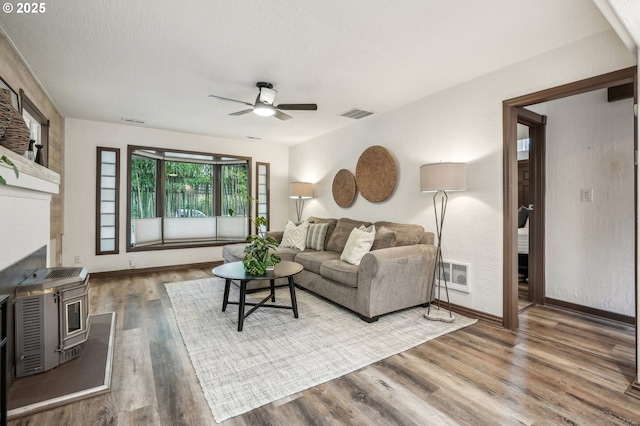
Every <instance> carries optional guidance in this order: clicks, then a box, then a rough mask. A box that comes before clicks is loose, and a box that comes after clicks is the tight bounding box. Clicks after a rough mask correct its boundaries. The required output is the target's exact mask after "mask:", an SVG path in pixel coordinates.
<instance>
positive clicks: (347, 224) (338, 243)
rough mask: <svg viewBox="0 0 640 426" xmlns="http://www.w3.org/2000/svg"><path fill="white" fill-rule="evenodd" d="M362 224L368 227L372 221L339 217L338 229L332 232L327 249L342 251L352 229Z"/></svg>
mask: <svg viewBox="0 0 640 426" xmlns="http://www.w3.org/2000/svg"><path fill="white" fill-rule="evenodd" d="M360 225H364V226H365V227H367V226H370V225H371V222H361V221H359V220H352V219H347V218H344V217H343V218H341V219H339V220H338V223H336V229H335V230H334V231H333V233H332V234H331V238H330V239H329V242H328V243H327V245H326V247H325V248H326V250H330V251H337V252H338V253H342V250H344V246H345V244H347V240H348V239H349V235H350V234H351V231H352V230H353V228H357V227H359V226H360Z"/></svg>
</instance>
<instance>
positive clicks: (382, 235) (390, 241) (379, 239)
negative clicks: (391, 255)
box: [371, 227, 396, 250]
mask: <svg viewBox="0 0 640 426" xmlns="http://www.w3.org/2000/svg"><path fill="white" fill-rule="evenodd" d="M395 246H396V233H395V232H394V231H391V230H389V229H387V228H385V227H382V228H379V229H376V237H375V238H374V240H373V246H371V250H380V249H385V248H389V247H395Z"/></svg>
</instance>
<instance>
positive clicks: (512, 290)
mask: <svg viewBox="0 0 640 426" xmlns="http://www.w3.org/2000/svg"><path fill="white" fill-rule="evenodd" d="M636 76H637V67H631V68H627V69H624V70H620V71H615V72H612V73H608V74H604V75H601V76H597V77H593V78H589V79H586V80H581V81H578V82H575V83H570V84H566V85H563V86H559V87H556V88H553V89H548V90H544V91H541V92H536V93H532V94H530V95H525V96H521V97H518V98H514V99H509V100H506V101H504V102H503V153H504V154H503V196H504V204H503V215H504V229H503V235H504V244H503V255H504V259H503V326H504V327H506V328H510V329H517V328H518V325H519V323H518V256H517V254H518V253H517V248H516V247H517V229H518V228H517V210H518V207H519V206H518V205H517V202H518V184H517V182H518V160H517V146H516V142H515V141H516V140H517V123H518V121H519V115H523V114H526V112H524V111H526V110H524V107H526V106H529V105H534V104H538V103H543V102H547V101H552V100H556V99H560V98H564V97H568V96H572V95H577V94H581V93H585V92H590V91H593V90H597V89H603V88H608V87H612V86H618V85H624V84H628V83H633V85H634V91H633V92H634V96H636V97H637V83H636ZM636 102H637V99H636ZM542 137H543V138H544V136H542ZM538 145H540V144H538ZM634 145H635V146H636V149H637V129H635V130H634ZM532 158H539V159H540V163H539V164H537V165H533V164H530V169H531V170H530V173H531V174H532V175H533V174H534V173H538V175H537V176H538V178H539V179H544V173H542V172H543V170H542V169H540V167H542V165H543V164H544V143H543V144H542V152H540V153H539V156H537V155H534V154H533V153H532ZM540 173H542V174H540ZM531 178H534V179H535V177H534V176H531ZM542 182H543V184H540V185H536V188H534V194H537V197H539V198H536V195H534V209H533V210H532V213H533V219H532V221H531V225H534V224H535V225H536V226H538V227H541V229H540V228H539V229H538V230H537V231H536V234H535V235H537V237H535V238H533V239H532V241H531V244H533V246H532V247H531V251H532V253H533V254H534V255H535V254H539V255H540V259H539V260H538V261H539V262H543V260H544V253H543V250H544V215H542V212H544V186H545V185H544V180H542ZM634 193H637V190H636V191H635V192H634ZM634 208H635V207H634ZM635 215H636V217H637V212H636V213H635ZM539 238H540V240H539ZM636 238H637V237H636ZM537 244H539V245H537ZM532 261H535V260H534V259H530V262H532ZM540 265H541V268H540V269H537V266H536V265H532V268H531V271H530V272H531V273H533V274H535V273H536V271H539V272H540V274H541V275H542V276H541V277H539V278H536V281H537V280H538V279H543V277H544V273H543V272H544V263H540ZM529 279H530V280H533V279H534V277H533V276H530V277H529ZM634 282H635V286H636V287H637V266H636V271H635V280H634ZM636 291H637V288H636ZM532 292H536V293H537V292H539V293H538V294H536V295H534V296H533V297H534V298H536V297H539V298H540V300H541V302H542V303H543V302H544V283H543V282H542V286H540V288H537V289H536V290H532ZM636 325H637V318H636Z"/></svg>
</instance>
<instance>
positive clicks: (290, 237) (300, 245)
mask: <svg viewBox="0 0 640 426" xmlns="http://www.w3.org/2000/svg"><path fill="white" fill-rule="evenodd" d="M308 229H309V222H302V223H301V224H299V225H296V224H295V223H293V222H291V221H288V222H287V224H286V225H285V227H284V235H283V236H282V242H281V243H280V246H282V247H288V248H296V249H298V250H304V249H305V244H306V242H307V230H308Z"/></svg>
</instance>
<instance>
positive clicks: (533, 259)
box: [517, 108, 547, 305]
mask: <svg viewBox="0 0 640 426" xmlns="http://www.w3.org/2000/svg"><path fill="white" fill-rule="evenodd" d="M517 121H518V123H520V124H523V125H525V126H527V127H529V140H530V144H529V185H530V187H531V203H532V204H533V211H532V212H530V213H529V215H530V225H529V228H530V229H529V235H530V239H529V256H528V259H529V266H528V271H527V273H528V278H529V300H530V301H532V302H535V303H538V304H540V305H542V304H544V295H545V275H544V259H545V257H544V256H545V242H544V238H545V229H546V227H545V200H546V192H545V188H546V178H545V177H546V171H545V164H546V140H545V125H546V122H547V117H546V116H544V115H540V114H537V113H535V112H533V111H530V110H528V109H525V108H518V117H517Z"/></svg>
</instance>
